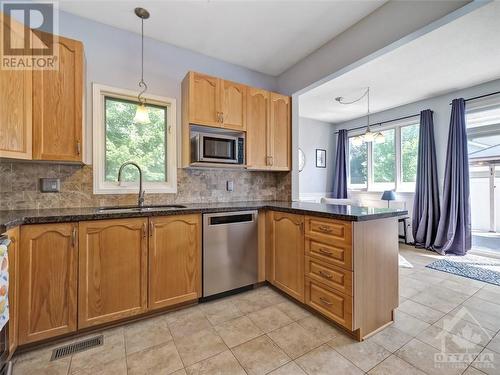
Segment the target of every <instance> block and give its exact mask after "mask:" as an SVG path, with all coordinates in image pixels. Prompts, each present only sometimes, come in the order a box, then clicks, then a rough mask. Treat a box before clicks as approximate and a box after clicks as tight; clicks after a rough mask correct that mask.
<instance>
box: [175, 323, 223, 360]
mask: <svg viewBox="0 0 500 375" xmlns="http://www.w3.org/2000/svg"><path fill="white" fill-rule="evenodd" d="M174 340H175V344H176V345H177V350H178V351H179V354H180V356H181V358H182V362H184V365H185V366H190V365H192V364H193V363H196V362H199V361H202V360H204V359H207V358H210V357H212V356H214V355H216V354H219V353H222V352H223V351H225V350H227V346H226V345H225V344H224V341H222V339H221V338H220V336H219V335H218V334H217V333H216V332H215V330H214V329H213V328H209V329H204V330H202V331H199V332H196V333H194V334H192V335H190V336H185V337H180V338H174Z"/></svg>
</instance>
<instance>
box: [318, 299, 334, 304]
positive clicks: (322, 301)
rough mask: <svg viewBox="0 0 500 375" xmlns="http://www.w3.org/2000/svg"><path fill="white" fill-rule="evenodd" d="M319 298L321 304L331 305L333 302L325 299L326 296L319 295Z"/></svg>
mask: <svg viewBox="0 0 500 375" xmlns="http://www.w3.org/2000/svg"><path fill="white" fill-rule="evenodd" d="M319 300H320V301H321V303H322V304H323V305H327V306H331V305H333V303H331V302H330V301H328V300H327V299H326V298H324V297H319Z"/></svg>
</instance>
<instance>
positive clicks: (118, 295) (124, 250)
mask: <svg viewBox="0 0 500 375" xmlns="http://www.w3.org/2000/svg"><path fill="white" fill-rule="evenodd" d="M147 223H148V220H147V218H135V219H117V220H99V221H85V222H80V224H79V233H80V235H79V236H80V240H79V242H80V252H79V291H78V328H85V327H90V326H94V325H98V324H102V323H108V322H112V321H115V320H118V319H121V318H125V317H129V316H133V315H136V314H139V313H142V312H145V311H146V309H147V253H148V248H147V242H148V239H147Z"/></svg>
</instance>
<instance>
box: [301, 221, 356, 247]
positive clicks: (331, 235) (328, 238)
mask: <svg viewBox="0 0 500 375" xmlns="http://www.w3.org/2000/svg"><path fill="white" fill-rule="evenodd" d="M306 234H307V236H308V237H310V238H314V239H317V240H319V241H321V242H324V243H326V244H329V245H342V246H351V244H352V226H351V222H350V221H340V220H331V219H323V218H318V217H314V216H306Z"/></svg>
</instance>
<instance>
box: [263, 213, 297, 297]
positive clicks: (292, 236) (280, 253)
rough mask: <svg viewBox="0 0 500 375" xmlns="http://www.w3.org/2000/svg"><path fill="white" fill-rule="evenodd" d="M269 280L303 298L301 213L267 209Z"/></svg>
mask: <svg viewBox="0 0 500 375" xmlns="http://www.w3.org/2000/svg"><path fill="white" fill-rule="evenodd" d="M269 250H270V257H271V259H270V268H271V270H270V278H271V280H270V282H271V283H272V284H273V285H274V286H276V287H278V288H280V289H281V290H283V291H284V292H286V293H287V294H289V295H290V296H292V297H294V298H296V299H297V300H299V301H301V302H304V216H302V215H294V214H288V213H284V212H276V211H271V212H269Z"/></svg>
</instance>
